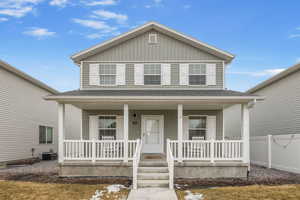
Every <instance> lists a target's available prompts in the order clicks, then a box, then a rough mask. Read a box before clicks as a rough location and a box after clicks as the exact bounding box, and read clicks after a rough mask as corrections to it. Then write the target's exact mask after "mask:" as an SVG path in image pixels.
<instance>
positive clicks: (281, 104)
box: [247, 63, 300, 173]
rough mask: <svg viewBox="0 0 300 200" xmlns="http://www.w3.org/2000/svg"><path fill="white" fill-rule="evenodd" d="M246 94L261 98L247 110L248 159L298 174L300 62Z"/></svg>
mask: <svg viewBox="0 0 300 200" xmlns="http://www.w3.org/2000/svg"><path fill="white" fill-rule="evenodd" d="M247 93H248V94H251V95H252V94H254V95H261V96H264V97H265V101H263V102H261V103H257V105H256V106H255V108H254V109H253V110H251V113H250V116H251V119H252V120H251V123H250V133H251V134H250V135H251V137H253V138H252V141H251V161H253V162H254V163H257V164H262V165H266V166H269V167H272V168H277V169H282V170H287V171H292V172H297V173H300V157H299V152H300V63H299V64H296V65H294V66H292V67H290V68H288V69H286V70H285V71H283V72H281V73H279V74H277V75H275V76H273V77H272V78H270V79H268V80H266V81H264V82H262V83H260V84H258V85H257V86H255V87H253V88H251V89H250V90H248V91H247ZM268 135H270V136H269V137H267V136H268Z"/></svg>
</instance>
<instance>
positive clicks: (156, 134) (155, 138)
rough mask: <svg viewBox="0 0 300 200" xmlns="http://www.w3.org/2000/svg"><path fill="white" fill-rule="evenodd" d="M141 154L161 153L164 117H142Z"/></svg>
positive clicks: (162, 148) (162, 149)
mask: <svg viewBox="0 0 300 200" xmlns="http://www.w3.org/2000/svg"><path fill="white" fill-rule="evenodd" d="M141 132H142V135H141V138H142V141H143V149H142V152H143V153H163V151H164V116H163V115H142V131H141Z"/></svg>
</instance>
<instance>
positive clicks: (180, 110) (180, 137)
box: [177, 104, 183, 162]
mask: <svg viewBox="0 0 300 200" xmlns="http://www.w3.org/2000/svg"><path fill="white" fill-rule="evenodd" d="M182 113H183V105H182V104H178V106H177V119H178V128H177V140H178V161H179V162H182V141H183V133H182V130H183V119H182V118H183V116H182Z"/></svg>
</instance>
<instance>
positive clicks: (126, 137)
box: [123, 104, 129, 163]
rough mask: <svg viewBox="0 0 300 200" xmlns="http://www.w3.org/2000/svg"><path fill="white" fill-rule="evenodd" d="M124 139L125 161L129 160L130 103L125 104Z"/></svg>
mask: <svg viewBox="0 0 300 200" xmlns="http://www.w3.org/2000/svg"><path fill="white" fill-rule="evenodd" d="M123 112H124V113H123V115H124V118H123V123H124V128H123V140H124V162H125V163H126V162H128V133H129V107H128V104H124V105H123Z"/></svg>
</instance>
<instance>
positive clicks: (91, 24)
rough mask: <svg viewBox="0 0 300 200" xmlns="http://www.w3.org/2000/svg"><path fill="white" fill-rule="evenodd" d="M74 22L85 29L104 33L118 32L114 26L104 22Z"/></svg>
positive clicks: (74, 20)
mask: <svg viewBox="0 0 300 200" xmlns="http://www.w3.org/2000/svg"><path fill="white" fill-rule="evenodd" d="M73 22H75V23H77V24H80V25H82V26H85V27H89V28H92V29H97V30H101V31H102V32H112V31H114V30H116V28H115V27H112V26H110V25H108V24H106V23H105V22H104V21H96V20H89V19H77V18H75V19H73Z"/></svg>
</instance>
